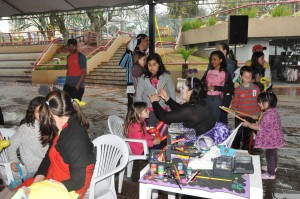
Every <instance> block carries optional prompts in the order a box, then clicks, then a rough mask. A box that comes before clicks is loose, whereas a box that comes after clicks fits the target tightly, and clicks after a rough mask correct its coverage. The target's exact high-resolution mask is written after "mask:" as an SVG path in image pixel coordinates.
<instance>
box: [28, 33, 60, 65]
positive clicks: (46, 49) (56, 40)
mask: <svg viewBox="0 0 300 199" xmlns="http://www.w3.org/2000/svg"><path fill="white" fill-rule="evenodd" d="M62 41H63V39H62V38H58V39H54V40H52V41H51V42H50V44H48V45H47V47H46V48H45V49H44V51H43V52H42V54H41V55H40V56H39V57H38V58H37V60H36V61H35V62H34V64H33V65H34V67H33V70H35V69H36V67H37V66H38V62H39V61H40V60H41V58H42V57H43V56H44V55H45V53H46V52H47V51H48V50H49V48H50V47H51V46H52V45H53V44H54V43H58V42H62Z"/></svg>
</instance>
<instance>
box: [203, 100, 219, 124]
mask: <svg viewBox="0 0 300 199" xmlns="http://www.w3.org/2000/svg"><path fill="white" fill-rule="evenodd" d="M205 101H206V103H207V106H208V108H209V110H210V112H211V113H212V115H213V117H214V118H215V120H216V122H218V121H219V120H220V115H221V109H220V108H219V106H222V99H221V96H219V95H208V96H207V97H206V99H205Z"/></svg>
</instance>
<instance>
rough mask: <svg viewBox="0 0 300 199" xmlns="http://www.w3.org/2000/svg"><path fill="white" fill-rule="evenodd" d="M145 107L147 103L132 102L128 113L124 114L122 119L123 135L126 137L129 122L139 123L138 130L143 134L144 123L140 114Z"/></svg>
mask: <svg viewBox="0 0 300 199" xmlns="http://www.w3.org/2000/svg"><path fill="white" fill-rule="evenodd" d="M146 108H147V103H146V102H134V103H133V104H132V105H131V107H130V108H129V110H128V113H127V115H126V118H125V121H124V135H125V136H126V137H128V128H129V126H130V124H132V123H135V122H137V123H139V124H140V126H141V129H140V131H141V132H142V133H143V135H145V132H144V127H145V123H144V121H143V120H142V119H141V118H140V114H141V113H142V112H143V110H144V109H146Z"/></svg>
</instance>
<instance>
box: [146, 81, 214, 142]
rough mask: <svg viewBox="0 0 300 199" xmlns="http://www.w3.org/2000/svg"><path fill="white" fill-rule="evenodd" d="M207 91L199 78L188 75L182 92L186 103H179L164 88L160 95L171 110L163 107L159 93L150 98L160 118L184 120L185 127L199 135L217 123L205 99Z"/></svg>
mask: <svg viewBox="0 0 300 199" xmlns="http://www.w3.org/2000/svg"><path fill="white" fill-rule="evenodd" d="M206 91H207V89H206V87H205V85H204V84H203V83H202V82H201V81H200V80H199V79H197V78H193V77H188V78H187V80H186V81H185V84H184V85H183V88H182V90H181V92H180V93H181V95H182V96H181V97H182V98H183V99H184V100H185V101H186V103H184V104H182V105H180V104H178V103H177V102H175V100H173V99H172V98H171V97H169V95H168V94H167V92H166V91H165V90H164V89H162V90H161V93H160V96H161V98H162V99H164V100H165V101H166V102H167V104H168V105H169V106H170V108H171V109H172V110H171V111H170V112H167V111H165V110H164V109H162V107H161V106H160V105H159V103H158V101H159V97H158V96H157V95H154V96H150V99H151V101H152V106H153V109H154V112H155V114H156V115H157V117H158V118H159V119H160V120H162V121H165V122H168V123H179V122H182V123H183V126H184V127H186V128H193V129H195V131H196V135H197V136H199V135H202V134H204V133H205V132H207V131H209V130H210V129H212V128H213V127H214V126H215V123H216V121H215V119H214V118H213V116H212V114H211V112H210V110H209V108H208V106H207V103H206V102H205V100H204V98H205V96H206Z"/></svg>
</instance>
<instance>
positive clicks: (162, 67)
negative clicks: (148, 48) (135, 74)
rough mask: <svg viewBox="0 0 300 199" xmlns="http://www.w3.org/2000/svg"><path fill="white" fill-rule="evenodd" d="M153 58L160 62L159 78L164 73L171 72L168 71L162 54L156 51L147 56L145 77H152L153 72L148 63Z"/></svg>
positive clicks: (157, 75)
mask: <svg viewBox="0 0 300 199" xmlns="http://www.w3.org/2000/svg"><path fill="white" fill-rule="evenodd" d="M151 60H155V61H156V62H157V63H158V71H157V73H156V77H157V79H159V76H161V75H162V74H163V73H170V72H169V71H167V69H166V67H165V65H164V63H163V62H162V59H161V57H160V55H159V54H157V53H154V54H151V55H149V56H148V57H147V61H146V65H145V67H144V70H145V77H148V78H150V77H151V76H152V73H151V72H150V71H149V68H148V63H149V61H151Z"/></svg>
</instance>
